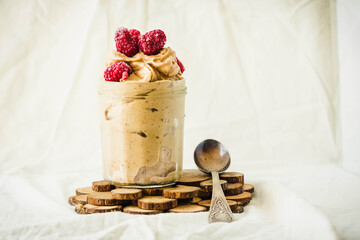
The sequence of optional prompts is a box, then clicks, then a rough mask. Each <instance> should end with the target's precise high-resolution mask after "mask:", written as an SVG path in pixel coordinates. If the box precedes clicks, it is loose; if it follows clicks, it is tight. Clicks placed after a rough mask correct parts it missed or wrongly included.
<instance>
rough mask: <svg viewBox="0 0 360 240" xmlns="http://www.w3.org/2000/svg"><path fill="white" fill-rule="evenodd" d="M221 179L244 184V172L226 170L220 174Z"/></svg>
mask: <svg viewBox="0 0 360 240" xmlns="http://www.w3.org/2000/svg"><path fill="white" fill-rule="evenodd" d="M220 179H224V180H226V181H227V182H228V183H241V184H244V174H243V173H240V172H224V173H221V174H220Z"/></svg>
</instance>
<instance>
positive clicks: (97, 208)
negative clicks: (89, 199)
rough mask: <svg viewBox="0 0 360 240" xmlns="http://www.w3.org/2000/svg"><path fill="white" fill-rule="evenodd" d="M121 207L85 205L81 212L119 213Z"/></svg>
mask: <svg viewBox="0 0 360 240" xmlns="http://www.w3.org/2000/svg"><path fill="white" fill-rule="evenodd" d="M121 209H122V206H120V205H116V206H95V205H92V204H85V205H84V206H83V211H84V212H85V213H86V214H91V213H105V212H119V211H121Z"/></svg>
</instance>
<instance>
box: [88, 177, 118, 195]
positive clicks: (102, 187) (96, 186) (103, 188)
mask: <svg viewBox="0 0 360 240" xmlns="http://www.w3.org/2000/svg"><path fill="white" fill-rule="evenodd" d="M113 189H115V186H114V185H112V184H111V183H110V182H108V181H106V180H101V181H95V182H93V183H92V190H94V191H96V192H109V191H111V190H113Z"/></svg>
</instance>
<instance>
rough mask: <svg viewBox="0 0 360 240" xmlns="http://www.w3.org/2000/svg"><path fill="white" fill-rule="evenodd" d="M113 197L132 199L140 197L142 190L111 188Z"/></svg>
mask: <svg viewBox="0 0 360 240" xmlns="http://www.w3.org/2000/svg"><path fill="white" fill-rule="evenodd" d="M111 194H112V196H113V198H115V199H119V200H134V199H138V198H141V197H142V190H141V189H136V188H117V189H114V190H111Z"/></svg>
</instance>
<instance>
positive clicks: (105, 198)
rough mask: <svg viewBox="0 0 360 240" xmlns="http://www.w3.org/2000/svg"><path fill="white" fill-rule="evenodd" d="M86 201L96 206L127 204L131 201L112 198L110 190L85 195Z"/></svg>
mask: <svg viewBox="0 0 360 240" xmlns="http://www.w3.org/2000/svg"><path fill="white" fill-rule="evenodd" d="M87 199H88V200H87V202H88V203H89V204H92V205H96V206H113V205H129V204H131V201H128V200H118V199H115V198H113V196H112V194H111V192H95V193H91V194H89V195H87Z"/></svg>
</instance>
